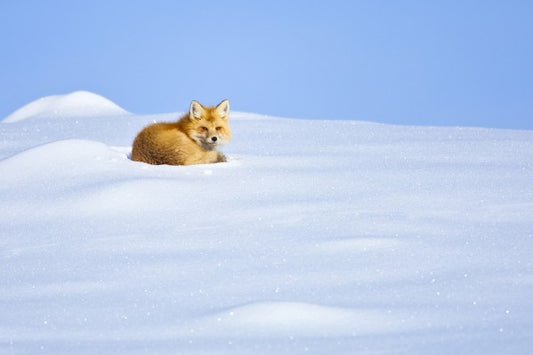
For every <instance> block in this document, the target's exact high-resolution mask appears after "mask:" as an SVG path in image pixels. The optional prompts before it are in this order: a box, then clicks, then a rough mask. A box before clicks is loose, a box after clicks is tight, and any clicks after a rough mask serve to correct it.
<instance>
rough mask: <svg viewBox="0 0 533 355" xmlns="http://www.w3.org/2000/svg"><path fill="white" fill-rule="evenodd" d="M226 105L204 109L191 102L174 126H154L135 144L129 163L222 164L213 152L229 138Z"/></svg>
mask: <svg viewBox="0 0 533 355" xmlns="http://www.w3.org/2000/svg"><path fill="white" fill-rule="evenodd" d="M228 118H229V101H228V100H224V101H222V102H221V103H220V104H218V105H217V106H214V107H204V106H202V105H200V104H199V103H198V102H197V101H192V102H191V106H190V108H189V113H187V114H185V115H184V116H183V117H181V118H180V119H179V120H178V121H177V122H172V123H154V124H151V125H149V126H148V127H145V128H144V129H143V130H142V131H141V132H139V134H138V135H137V137H135V140H134V141H133V148H132V151H131V159H132V160H135V161H141V162H145V163H148V164H154V165H160V164H168V165H192V164H209V163H219V162H225V161H226V157H225V156H224V155H223V154H222V153H220V152H218V151H217V150H216V149H217V148H218V147H219V146H220V145H221V144H223V143H226V142H228V141H229V140H230V138H231V131H230V128H229V125H228Z"/></svg>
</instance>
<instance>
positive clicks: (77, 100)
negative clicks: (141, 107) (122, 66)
mask: <svg viewBox="0 0 533 355" xmlns="http://www.w3.org/2000/svg"><path fill="white" fill-rule="evenodd" d="M126 113H128V112H127V111H126V110H124V109H123V108H122V107H120V106H118V105H117V104H115V103H113V102H112V101H110V100H108V99H106V98H105V97H103V96H100V95H97V94H93V93H91V92H88V91H75V92H72V93H70V94H66V95H52V96H46V97H42V98H40V99H37V100H35V101H33V102H30V103H29V104H27V105H25V106H23V107H21V108H19V109H18V110H16V111H15V112H13V113H12V114H11V115H9V116H7V117H6V118H5V119H4V120H3V122H8V123H9V122H19V121H23V120H26V119H29V118H33V117H90V116H115V115H123V114H126Z"/></svg>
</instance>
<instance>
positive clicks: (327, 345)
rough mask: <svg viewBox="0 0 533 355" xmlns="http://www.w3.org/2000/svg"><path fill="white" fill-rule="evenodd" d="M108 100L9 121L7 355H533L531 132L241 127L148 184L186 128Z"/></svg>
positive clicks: (283, 122)
mask: <svg viewBox="0 0 533 355" xmlns="http://www.w3.org/2000/svg"><path fill="white" fill-rule="evenodd" d="M93 95H94V94H83V95H82V96H85V99H84V98H83V97H82V98H81V99H80V98H77V99H75V100H74V99H72V96H71V95H67V96H56V97H55V98H54V101H56V102H65V101H66V102H68V103H69V104H68V105H67V106H68V107H69V108H68V110H67V111H68V112H67V111H61V110H57V106H55V105H50V106H46V105H41V106H40V107H38V109H35V110H31V113H24V114H22V113H20V112H22V111H18V112H19V113H18V114H14V116H13V115H12V116H10V117H9V118H8V120H7V121H9V122H10V123H6V122H5V121H4V122H3V123H0V134H1V137H2V140H1V141H0V226H1V228H0V258H1V259H0V260H1V265H2V267H1V268H0V285H1V286H0V287H1V292H0V353H1V354H35V353H43V354H95V353H101V354H119V353H124V354H176V353H206V354H213V353H242V354H250V353H261V354H262V353H271V354H279V353H288V354H295V353H315V354H326V353H328V354H329V353H345V354H376V353H379V354H429V353H431V354H452V353H453V354H502V353H508V354H529V353H531V351H532V349H533V319H532V317H531V315H532V314H533V301H532V300H533V262H532V258H531V255H533V218H532V217H533V184H532V181H533V132H531V131H510V130H494V129H481V128H461V127H457V128H434V127H401V126H390V125H382V124H374V123H367V122H356V121H310V120H292V119H280V118H272V117H265V116H259V115H251V114H246V113H238V112H234V113H233V114H232V118H231V125H232V129H233V137H234V138H233V141H232V142H230V143H229V144H228V145H227V146H226V147H225V148H224V149H223V151H224V152H225V153H226V154H227V155H228V157H229V162H228V163H223V164H211V165H198V166H189V167H183V166H182V167H175V166H150V165H146V164H142V163H137V162H132V161H130V160H129V159H128V154H129V151H130V146H131V142H132V140H133V138H134V136H135V134H136V133H137V132H138V131H139V130H140V129H141V128H142V127H143V126H144V125H146V124H148V123H151V122H153V121H165V120H172V119H175V118H176V117H177V116H178V115H179V114H178V113H176V114H165V115H153V116H151V115H146V116H138V115H133V114H124V111H123V110H122V109H120V110H118V109H116V110H115V109H113V107H115V105H114V104H111V105H108V100H106V99H103V100H100V99H98V100H94V98H95V97H98V96H96V95H95V96H93ZM76 96H78V95H76ZM87 97H88V99H87ZM44 101H46V99H45V100H44ZM87 102H89V103H90V104H91V107H92V108H93V111H92V112H96V113H95V114H91V115H86V114H85V113H86V112H87V111H86V107H87V105H86V104H87ZM60 106H61V105H60ZM110 107H111V108H112V109H111V110H108V108H110ZM21 110H22V109H21ZM60 111H61V112H60ZM35 112H37V113H38V114H35ZM97 112H101V113H100V114H98V113H97ZM82 116H85V117H82ZM87 116H91V117H87Z"/></svg>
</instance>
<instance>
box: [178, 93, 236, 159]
mask: <svg viewBox="0 0 533 355" xmlns="http://www.w3.org/2000/svg"><path fill="white" fill-rule="evenodd" d="M228 118H229V101H228V100H224V101H222V102H221V103H219V104H218V105H217V106H214V107H204V106H202V105H200V104H199V103H198V101H192V102H191V107H190V109H189V117H188V120H187V125H186V130H187V134H188V135H189V137H191V138H192V139H193V140H194V141H195V142H196V143H198V145H200V146H201V147H202V148H204V149H206V150H214V149H216V148H217V147H218V146H219V145H221V144H223V143H226V142H228V141H229V140H230V138H231V131H230V129H229V125H228Z"/></svg>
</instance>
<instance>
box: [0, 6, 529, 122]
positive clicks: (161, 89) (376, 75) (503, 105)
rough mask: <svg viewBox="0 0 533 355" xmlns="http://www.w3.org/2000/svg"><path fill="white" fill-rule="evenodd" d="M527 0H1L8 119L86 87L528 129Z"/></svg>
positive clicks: (303, 111)
mask: <svg viewBox="0 0 533 355" xmlns="http://www.w3.org/2000/svg"><path fill="white" fill-rule="evenodd" d="M532 19H533V1H530V0H523V1H520V0H506V1H503V0H500V1H491V0H480V1H473V0H463V1H460V0H442V1H438V0H435V1H425V0H420V1H410V0H406V1H402V0H389V1H387V0H368V1H356V0H354V1H335V0H327V1H326V0H324V1H278V0H268V1H267V0H265V1H196V0H194V1H192V0H191V1H170V0H169V1H161V0H146V1H135V0H134V1H131V0H128V1H119V0H115V1H113V0H107V1H106V0H104V1H100V0H91V1H74V0H70V1H54V0H48V1H27V0H16V1H15V0H13V1H10V0H0V51H1V56H0V63H1V66H0V118H3V117H5V116H7V115H8V114H10V113H11V112H12V111H14V110H15V109H17V108H19V107H20V106H22V105H24V104H26V103H28V102H30V101H33V100H35V99H37V98H39V97H43V96H48V95H54V94H64V93H68V92H71V91H75V90H88V91H91V92H94V93H97V94H100V95H102V96H104V97H107V98H108V99H110V100H112V101H114V102H115V103H117V104H118V105H120V106H122V107H123V108H125V109H127V110H129V111H131V112H134V113H163V112H176V111H185V110H187V109H188V106H189V103H190V101H191V100H193V99H196V100H199V101H200V102H201V103H204V104H217V103H218V102H220V101H221V100H222V99H224V98H228V99H229V100H230V102H231V105H232V109H233V110H239V111H248V112H256V113H261V114H268V115H277V116H285V117H298V118H323V119H355V120H365V121H376V122H384V123H395V124H409V125H414V124H421V125H453V126H457V125H460V126H484V127H503V128H520V129H533V20H532Z"/></svg>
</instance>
